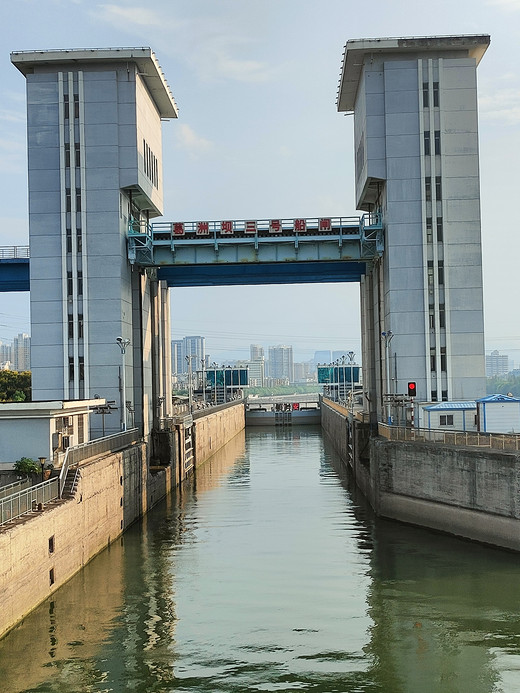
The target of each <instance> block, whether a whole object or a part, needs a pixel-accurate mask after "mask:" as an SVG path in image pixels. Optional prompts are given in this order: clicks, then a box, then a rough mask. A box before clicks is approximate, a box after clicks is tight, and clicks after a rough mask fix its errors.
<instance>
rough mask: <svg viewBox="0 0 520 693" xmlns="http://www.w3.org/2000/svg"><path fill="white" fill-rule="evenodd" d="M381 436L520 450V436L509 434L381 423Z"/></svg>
mask: <svg viewBox="0 0 520 693" xmlns="http://www.w3.org/2000/svg"><path fill="white" fill-rule="evenodd" d="M378 429H379V435H380V436H383V437H384V438H387V439H388V440H398V441H411V442H418V443H441V444H442V445H463V446H469V447H486V448H492V449H494V450H507V451H511V452H515V451H518V450H520V435H513V434H507V433H478V432H477V431H439V430H438V429H429V428H405V427H403V426H389V425H388V424H384V423H379V425H378Z"/></svg>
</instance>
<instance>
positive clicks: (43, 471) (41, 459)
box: [38, 457, 47, 481]
mask: <svg viewBox="0 0 520 693" xmlns="http://www.w3.org/2000/svg"><path fill="white" fill-rule="evenodd" d="M38 460H39V461H40V465H41V468H42V481H44V480H45V479H44V477H45V462H46V461H47V458H46V457H38Z"/></svg>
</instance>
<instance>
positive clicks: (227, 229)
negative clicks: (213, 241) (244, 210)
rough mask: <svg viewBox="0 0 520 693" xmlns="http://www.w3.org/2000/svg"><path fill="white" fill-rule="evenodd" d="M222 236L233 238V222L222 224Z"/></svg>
mask: <svg viewBox="0 0 520 693" xmlns="http://www.w3.org/2000/svg"><path fill="white" fill-rule="evenodd" d="M220 234H221V235H222V236H232V235H233V222H232V221H221V222H220Z"/></svg>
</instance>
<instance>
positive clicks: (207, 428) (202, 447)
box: [194, 403, 246, 466]
mask: <svg viewBox="0 0 520 693" xmlns="http://www.w3.org/2000/svg"><path fill="white" fill-rule="evenodd" d="M245 425H246V419H245V406H244V404H243V403H237V404H235V405H232V406H229V407H227V408H221V409H220V410H219V411H216V412H214V413H210V414H208V415H206V416H204V417H202V418H197V419H196V420H195V421H194V428H195V464H196V465H197V466H198V465H199V464H202V463H203V462H205V461H206V460H207V459H208V458H209V457H211V455H213V454H215V452H217V450H220V448H221V447H223V446H224V445H225V444H226V443H227V442H228V441H230V440H231V438H234V437H235V436H236V435H237V433H239V431H241V430H243V429H244V428H245Z"/></svg>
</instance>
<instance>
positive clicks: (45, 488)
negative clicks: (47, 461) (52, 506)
mask: <svg viewBox="0 0 520 693" xmlns="http://www.w3.org/2000/svg"><path fill="white" fill-rule="evenodd" d="M58 496H59V485H58V479H57V478H54V479H49V480H48V481H43V482H42V483H41V484H36V486H31V487H30V488H27V489H24V490H23V491H19V492H18V493H13V494H11V495H10V496H8V497H7V498H2V499H1V500H0V525H4V524H5V523H6V522H11V521H12V520H15V519H16V518H17V517H20V516H21V515H25V514H26V513H29V512H34V511H38V510H42V509H43V506H44V504H45V503H49V501H51V500H55V499H56V498H58Z"/></svg>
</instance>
